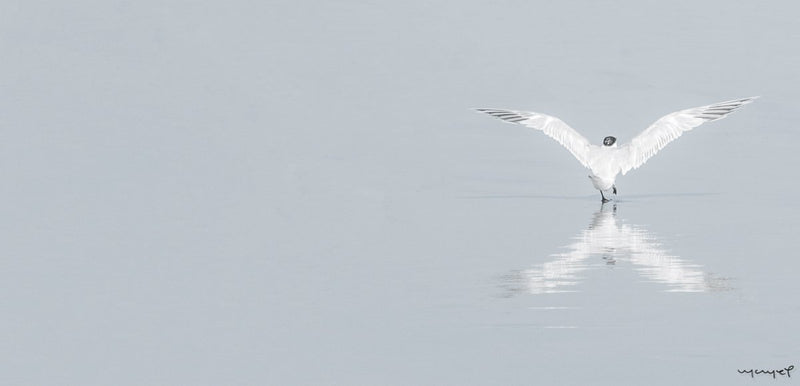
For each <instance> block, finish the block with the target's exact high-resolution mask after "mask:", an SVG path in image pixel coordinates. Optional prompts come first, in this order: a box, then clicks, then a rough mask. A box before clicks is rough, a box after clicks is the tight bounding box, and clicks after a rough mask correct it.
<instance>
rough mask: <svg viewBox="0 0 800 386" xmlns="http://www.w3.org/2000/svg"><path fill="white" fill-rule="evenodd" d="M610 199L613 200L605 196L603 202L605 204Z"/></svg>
mask: <svg viewBox="0 0 800 386" xmlns="http://www.w3.org/2000/svg"><path fill="white" fill-rule="evenodd" d="M609 201H611V200H609V199H607V198H605V197H603V204H605V203H607V202H609Z"/></svg>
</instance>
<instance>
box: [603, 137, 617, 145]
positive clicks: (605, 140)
mask: <svg viewBox="0 0 800 386" xmlns="http://www.w3.org/2000/svg"><path fill="white" fill-rule="evenodd" d="M615 142H617V139H616V138H614V137H612V136H610V135H609V136H608V137H605V138H603V145H605V146H613V145H614V143H615Z"/></svg>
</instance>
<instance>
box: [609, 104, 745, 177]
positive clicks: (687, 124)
mask: <svg viewBox="0 0 800 386" xmlns="http://www.w3.org/2000/svg"><path fill="white" fill-rule="evenodd" d="M756 98H758V97H751V98H744V99H735V100H732V101H726V102H720V103H715V104H713V105H708V106H700V107H695V108H691V109H686V110H681V111H676V112H674V113H672V114H668V115H665V116H663V117H661V118H660V119H659V120H657V121H656V122H655V123H653V124H652V125H650V127H648V128H647V129H645V130H644V131H643V132H642V133H641V134H639V135H637V136H636V137H635V138H633V140H631V142H630V143H628V144H626V145H624V146H621V147H620V148H619V151H620V152H619V153H618V154H619V158H618V162H619V164H620V171H621V172H622V174H623V175H625V173H627V172H628V171H629V170H631V169H636V168H638V167H639V166H642V165H643V164H644V163H645V162H647V160H648V159H650V157H652V156H654V155H655V154H656V153H657V152H658V151H659V150H661V149H663V148H664V146H667V144H668V143H670V142H672V141H673V140H675V139H676V138H678V137H680V136H681V135H682V134H683V133H684V132H685V131H689V130H691V129H694V128H695V127H697V126H700V125H702V124H703V123H706V122H711V121H716V120H718V119H722V118H725V117H726V116H727V115H728V114H730V113H732V112H733V111H735V110H736V109H738V108H740V107H742V106H744V105H746V104H748V103H750V102H752V101H753V100H754V99H756Z"/></svg>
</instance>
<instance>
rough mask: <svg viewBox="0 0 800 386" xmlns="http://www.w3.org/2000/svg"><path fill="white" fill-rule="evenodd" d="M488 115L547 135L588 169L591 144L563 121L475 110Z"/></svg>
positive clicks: (549, 117)
mask: <svg viewBox="0 0 800 386" xmlns="http://www.w3.org/2000/svg"><path fill="white" fill-rule="evenodd" d="M475 110H477V111H480V112H482V113H486V114H489V115H491V116H493V117H495V118H499V119H502V120H504V121H506V122H511V123H518V124H520V125H524V126H528V127H531V128H534V129H536V130H540V131H542V132H544V133H545V134H547V136H549V137H550V138H553V139H555V140H556V141H558V143H560V144H561V145H562V146H564V147H566V148H567V150H569V152H570V153H572V155H574V156H575V158H577V159H578V161H579V162H580V163H581V164H582V165H583V166H585V167H587V168H588V167H589V163H588V153H589V148H590V146H591V144H590V143H589V140H588V139H586V137H584V136H582V135H580V134H579V133H578V132H577V131H575V129H573V128H571V127H569V126H568V125H567V124H566V123H564V121H562V120H560V119H558V118H556V117H551V116H549V115H545V114H539V113H531V112H526V111H513V110H500V109H475Z"/></svg>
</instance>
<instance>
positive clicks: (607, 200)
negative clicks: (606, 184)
mask: <svg viewBox="0 0 800 386" xmlns="http://www.w3.org/2000/svg"><path fill="white" fill-rule="evenodd" d="M600 197H602V198H603V204H605V203H607V202H609V201H611V200H609V199H607V198H606V196H605V195H604V194H603V191H602V190H601V191H600Z"/></svg>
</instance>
